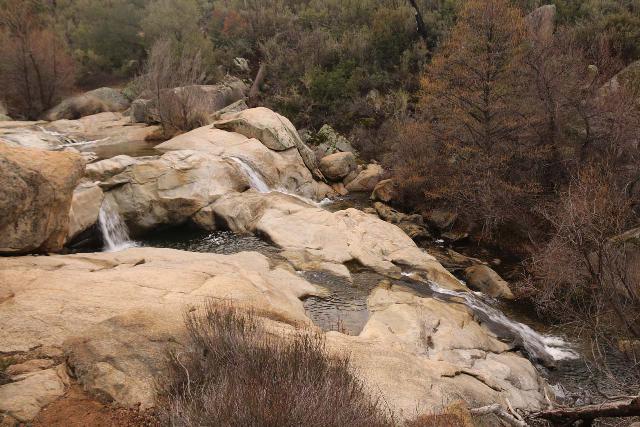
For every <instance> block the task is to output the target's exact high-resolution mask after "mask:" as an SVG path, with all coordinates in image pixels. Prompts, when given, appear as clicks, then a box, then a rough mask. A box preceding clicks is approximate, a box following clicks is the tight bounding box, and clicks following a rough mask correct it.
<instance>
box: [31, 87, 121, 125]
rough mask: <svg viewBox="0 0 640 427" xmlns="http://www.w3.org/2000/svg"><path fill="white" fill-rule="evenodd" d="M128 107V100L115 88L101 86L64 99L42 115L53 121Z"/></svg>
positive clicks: (116, 110)
mask: <svg viewBox="0 0 640 427" xmlns="http://www.w3.org/2000/svg"><path fill="white" fill-rule="evenodd" d="M127 108H129V100H128V99H127V98H126V97H125V96H124V95H123V94H122V92H121V91H119V90H117V89H112V88H108V87H102V88H99V89H94V90H92V91H89V92H86V93H83V94H81V95H77V96H74V97H71V98H68V99H65V100H64V101H62V102H61V103H60V104H58V105H56V106H55V107H53V108H52V109H51V110H49V111H48V112H47V113H45V115H44V117H45V119H46V120H50V121H54V120H61V119H68V120H74V119H79V118H80V117H85V116H89V115H92V114H98V113H104V112H122V111H124V110H126V109H127Z"/></svg>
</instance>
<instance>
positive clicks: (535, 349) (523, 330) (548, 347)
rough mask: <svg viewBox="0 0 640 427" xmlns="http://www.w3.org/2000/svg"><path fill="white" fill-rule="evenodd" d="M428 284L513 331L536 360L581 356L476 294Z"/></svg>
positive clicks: (561, 340) (441, 293)
mask: <svg viewBox="0 0 640 427" xmlns="http://www.w3.org/2000/svg"><path fill="white" fill-rule="evenodd" d="M403 275H405V276H408V277H412V276H413V275H412V274H411V273H403ZM428 284H429V287H430V288H431V290H432V291H433V292H434V293H436V294H440V295H446V296H452V297H457V298H461V299H462V300H463V301H464V303H465V304H466V305H467V306H468V307H469V308H471V309H472V310H474V311H475V312H478V313H482V314H483V315H485V316H486V317H487V318H488V319H489V320H490V321H491V322H493V323H495V324H497V325H499V326H501V327H503V328H505V329H506V330H509V331H511V332H512V333H513V334H514V335H515V336H517V337H519V338H520V339H521V340H522V346H523V347H524V349H525V350H526V351H527V352H528V353H529V355H530V356H532V357H534V358H537V359H539V360H545V359H547V358H551V359H552V360H554V361H559V360H566V359H577V358H579V355H578V354H577V353H576V352H575V351H573V350H572V349H571V348H570V347H569V343H567V342H566V341H565V340H563V339H562V338H560V337H556V336H552V335H542V334H540V333H538V332H536V331H534V330H533V329H531V328H530V327H529V326H527V325H525V324H523V323H520V322H516V321H515V320H511V319H509V318H508V317H507V316H506V315H505V314H504V313H503V312H501V311H500V310H498V309H496V308H494V307H491V306H490V305H488V304H486V303H484V302H483V301H481V300H480V299H479V298H478V297H477V296H476V295H475V294H474V293H471V292H458V291H452V290H449V289H445V288H443V287H441V286H439V285H437V284H436V283H433V282H431V281H429V282H428Z"/></svg>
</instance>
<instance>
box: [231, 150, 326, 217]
mask: <svg viewBox="0 0 640 427" xmlns="http://www.w3.org/2000/svg"><path fill="white" fill-rule="evenodd" d="M229 159H231V160H233V161H234V162H236V163H237V164H238V166H240V169H242V172H244V174H245V175H246V177H247V178H248V179H249V184H251V188H253V189H254V190H256V191H258V192H259V193H274V192H275V193H282V194H286V195H287V196H291V197H295V198H296V199H298V200H301V201H303V202H305V203H307V204H309V205H312V206H317V207H320V206H324V205H325V204H327V202H326V201H327V200H329V199H325V200H323V201H321V202H319V203H318V202H316V201H313V200H311V199H309V198H306V197H304V196H300V195H299V194H295V193H292V192H290V191H288V190H286V189H284V188H277V189H272V188H271V187H270V186H269V184H267V183H266V181H265V180H264V179H263V178H262V175H261V174H260V173H259V172H258V171H256V170H255V169H253V167H251V165H249V164H248V163H247V162H245V161H244V160H242V159H240V158H238V157H229Z"/></svg>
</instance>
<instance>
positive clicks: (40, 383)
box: [0, 365, 69, 422]
mask: <svg viewBox="0 0 640 427" xmlns="http://www.w3.org/2000/svg"><path fill="white" fill-rule="evenodd" d="M68 385H69V377H68V376H67V373H66V371H65V367H64V365H58V366H57V367H55V368H51V369H46V370H43V371H37V372H33V373H30V374H24V375H22V376H19V377H18V378H16V381H15V382H12V383H9V384H5V385H3V386H0V412H6V413H7V414H8V415H9V416H11V417H13V418H15V419H16V420H18V421H21V422H29V421H31V420H32V419H33V418H35V416H36V415H38V412H40V410H41V409H42V408H43V407H45V406H47V405H48V404H49V403H52V402H53V401H55V400H56V399H58V398H59V397H61V396H62V395H63V394H64V391H65V388H66V387H67V386H68Z"/></svg>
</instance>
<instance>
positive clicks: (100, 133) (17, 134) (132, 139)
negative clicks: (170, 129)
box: [0, 113, 161, 157]
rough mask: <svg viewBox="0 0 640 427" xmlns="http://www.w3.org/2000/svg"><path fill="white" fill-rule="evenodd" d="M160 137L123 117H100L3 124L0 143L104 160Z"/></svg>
mask: <svg viewBox="0 0 640 427" xmlns="http://www.w3.org/2000/svg"><path fill="white" fill-rule="evenodd" d="M160 136H161V128H160V127H159V126H147V125H132V124H131V123H130V122H129V118H127V117H124V116H123V115H122V114H120V113H100V114H95V115H91V116H86V117H83V118H81V119H78V120H66V119H65V120H57V121H54V122H44V121H40V122H20V121H15V122H2V123H0V140H4V141H5V142H7V143H9V144H11V145H15V146H20V147H28V148H39V149H42V150H61V149H63V148H65V147H76V148H81V149H83V150H88V149H90V150H93V151H96V150H97V149H102V151H105V153H106V154H105V155H103V156H102V157H111V156H110V155H109V148H112V150H111V151H117V150H131V149H132V148H135V147H136V146H138V145H139V144H141V143H145V142H148V141H153V140H155V139H157V138H159V137H160Z"/></svg>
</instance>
